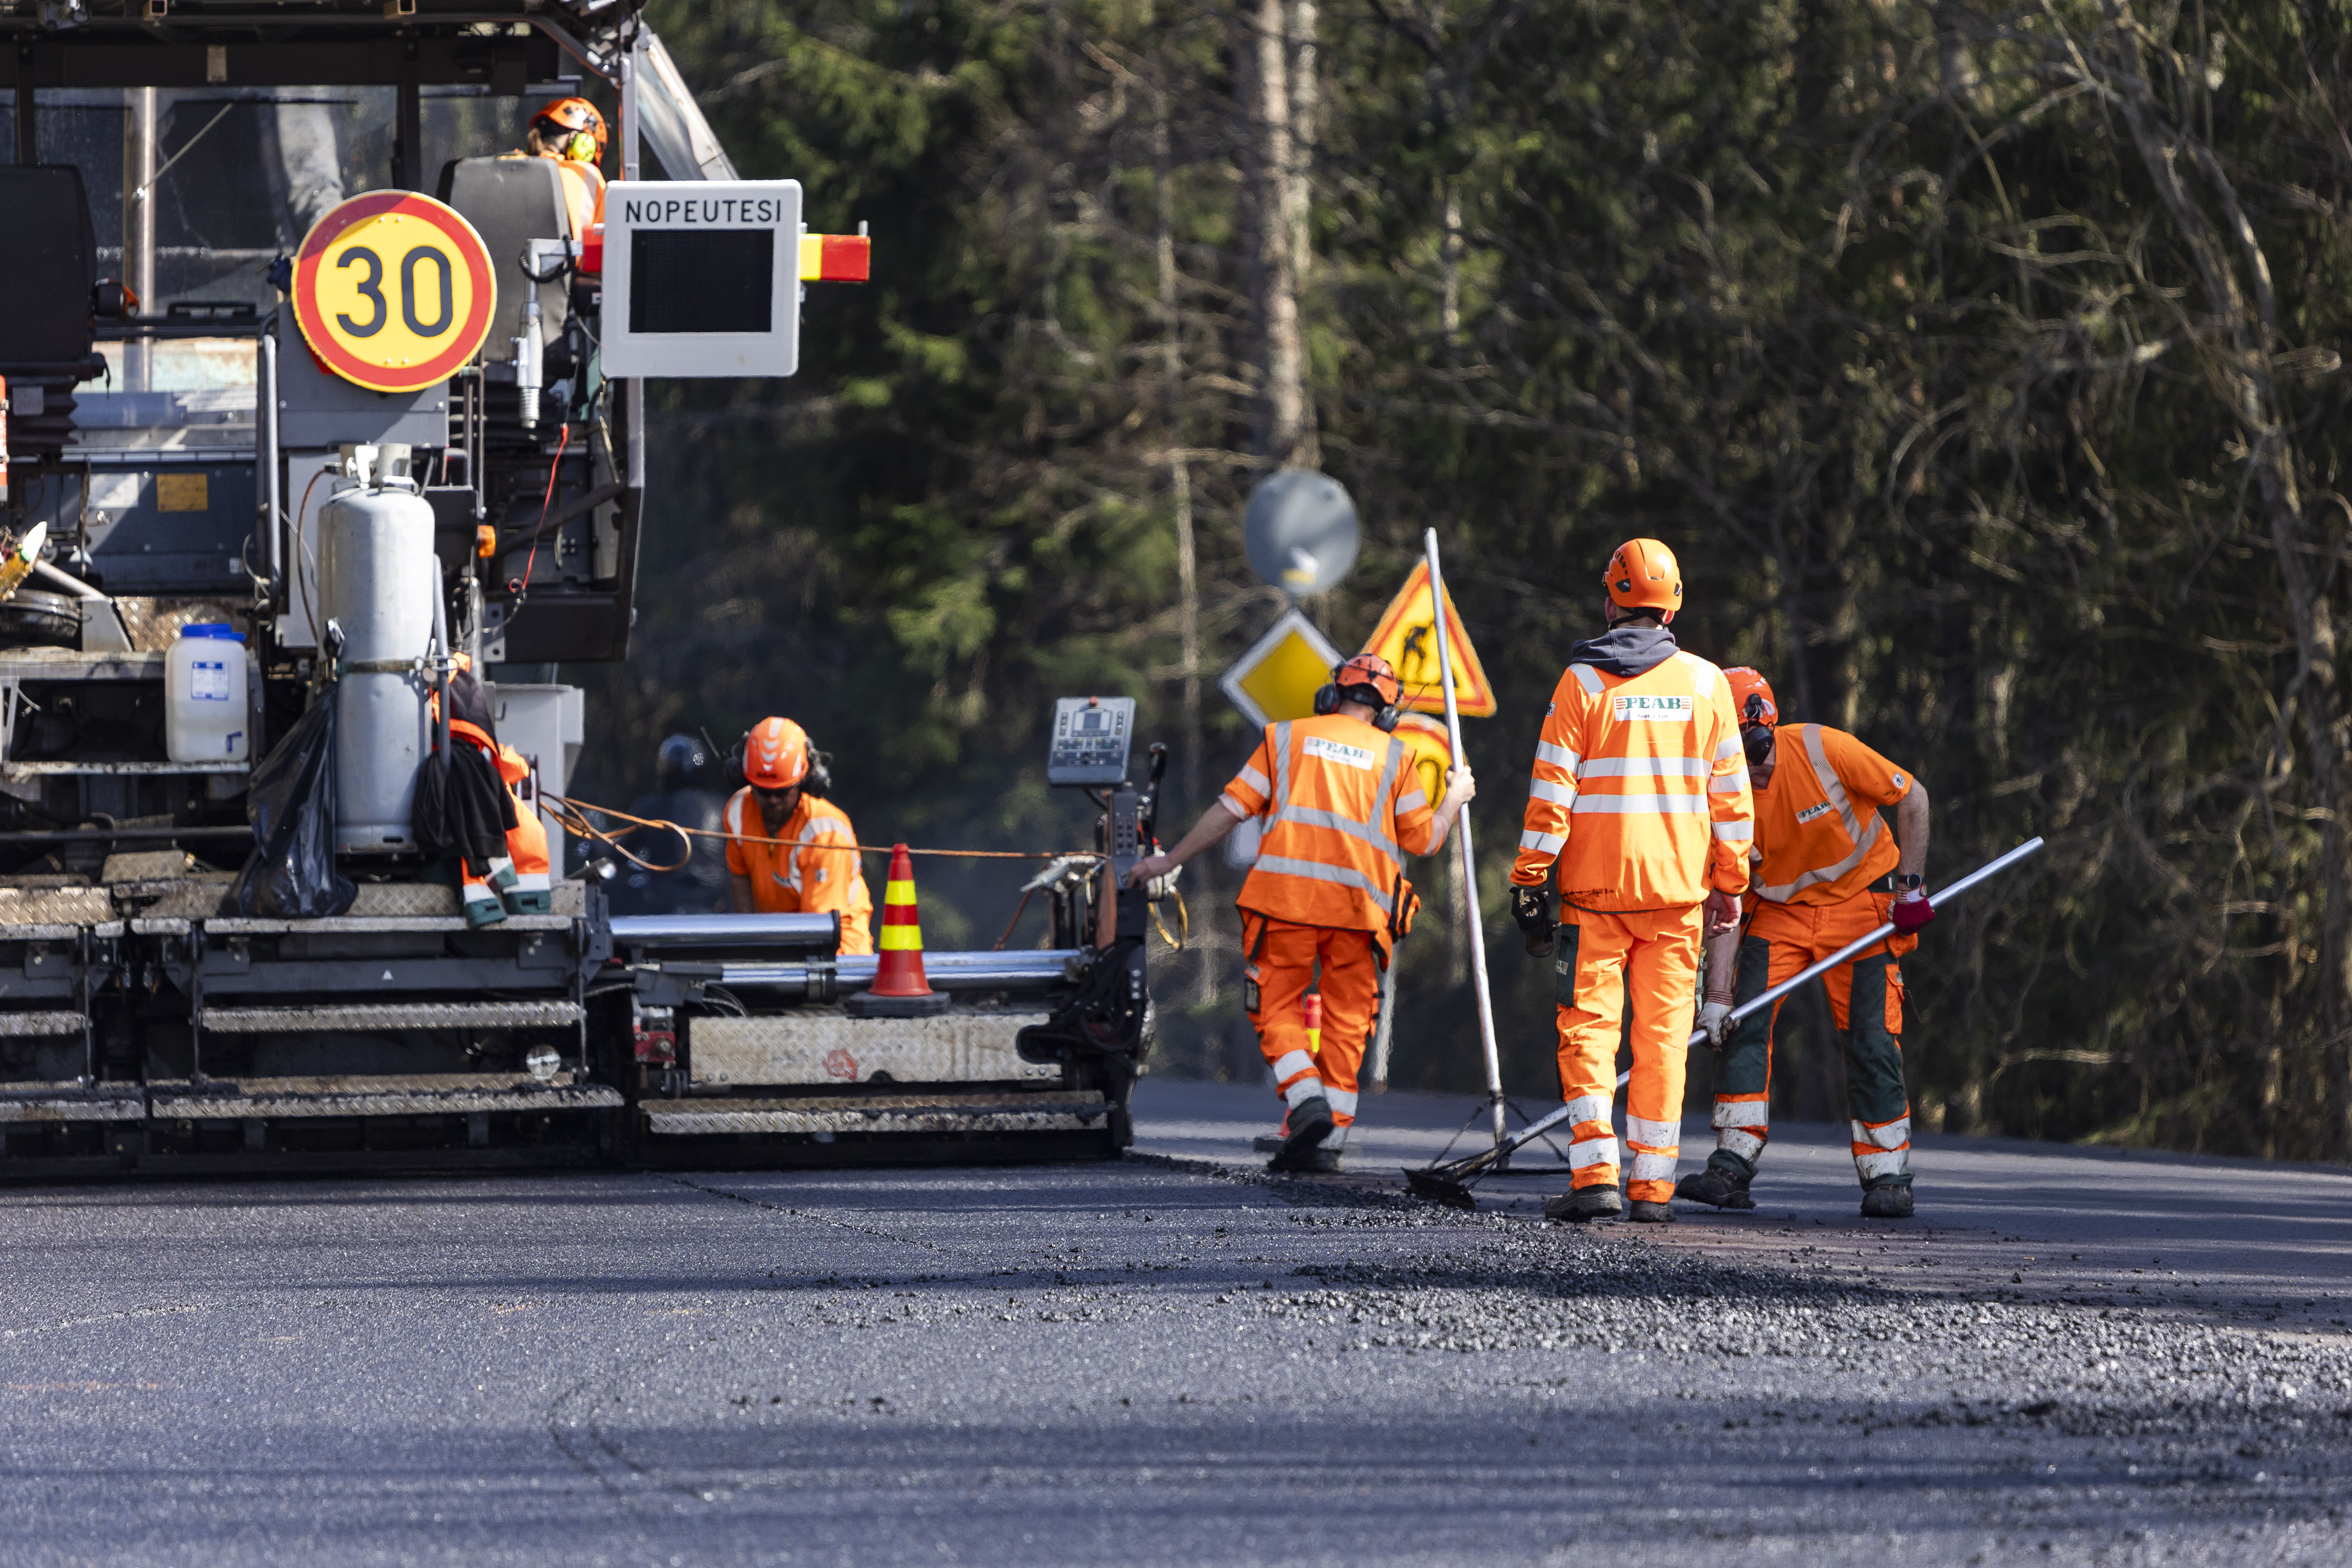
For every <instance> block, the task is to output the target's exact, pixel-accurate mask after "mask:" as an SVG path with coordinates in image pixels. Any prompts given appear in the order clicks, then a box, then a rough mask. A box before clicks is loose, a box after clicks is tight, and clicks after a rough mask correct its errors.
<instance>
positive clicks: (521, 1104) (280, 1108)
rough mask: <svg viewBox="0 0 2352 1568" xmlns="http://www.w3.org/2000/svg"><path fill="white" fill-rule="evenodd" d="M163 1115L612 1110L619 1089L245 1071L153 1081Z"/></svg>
mask: <svg viewBox="0 0 2352 1568" xmlns="http://www.w3.org/2000/svg"><path fill="white" fill-rule="evenodd" d="M148 1089H149V1092H150V1094H151V1095H152V1100H153V1106H154V1110H153V1114H154V1116H155V1117H156V1119H157V1120H159V1121H163V1120H170V1119H172V1118H174V1117H176V1118H179V1119H181V1120H184V1121H205V1120H213V1119H219V1118H224V1117H235V1118H237V1119H240V1120H242V1119H244V1118H247V1117H252V1118H257V1119H260V1120H265V1121H266V1120H269V1119H273V1118H276V1119H281V1120H282V1119H285V1118H289V1117H305V1116H448V1115H455V1114H471V1113H475V1112H480V1111H498V1110H523V1111H568V1110H613V1109H615V1108H617V1107H618V1106H619V1105H620V1104H621V1091H620V1090H618V1089H613V1088H611V1087H609V1086H607V1085H604V1084H601V1083H587V1084H573V1083H546V1084H543V1083H541V1082H539V1081H538V1080H536V1079H530V1078H527V1077H521V1076H518V1075H509V1074H504V1073H447V1074H440V1075H436V1076H431V1077H423V1076H420V1077H415V1078H248V1079H210V1080H208V1081H206V1082H205V1083H203V1084H193V1083H189V1082H187V1081H185V1080H179V1081H173V1082H168V1083H153V1084H150V1085H148Z"/></svg>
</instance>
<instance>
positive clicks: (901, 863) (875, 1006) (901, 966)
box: [843, 844, 948, 1018]
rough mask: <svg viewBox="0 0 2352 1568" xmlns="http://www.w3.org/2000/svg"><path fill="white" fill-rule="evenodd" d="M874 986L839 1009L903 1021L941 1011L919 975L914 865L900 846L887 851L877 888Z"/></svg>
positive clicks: (942, 1005) (939, 996) (943, 1002)
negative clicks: (886, 873)
mask: <svg viewBox="0 0 2352 1568" xmlns="http://www.w3.org/2000/svg"><path fill="white" fill-rule="evenodd" d="M874 947H875V952H876V954H877V958H876V963H875V965H874V984H873V985H872V986H871V987H869V988H868V989H866V990H864V991H861V992H859V993H857V994H856V995H855V996H852V997H849V998H848V999H847V1000H846V1001H845V1002H844V1003H843V1005H844V1006H845V1008H846V1009H847V1010H848V1011H849V1013H850V1014H851V1015H852V1016H856V1017H861V1018H909V1017H918V1016H922V1015H924V1014H928V1013H944V1012H945V1011H947V1005H948V999H947V997H946V995H945V994H943V993H940V992H937V991H934V990H932V989H931V983H930V981H929V980H928V979H926V978H925V977H924V974H923V925H922V919H921V916H920V915H919V914H918V913H917V911H916V909H915V862H914V858H913V857H912V856H910V855H908V853H907V847H906V846H905V845H903V844H897V845H893V846H892V847H891V848H890V879H889V880H888V881H887V883H885V884H884V885H883V889H882V929H881V931H879V932H877V936H876V941H875V943H874Z"/></svg>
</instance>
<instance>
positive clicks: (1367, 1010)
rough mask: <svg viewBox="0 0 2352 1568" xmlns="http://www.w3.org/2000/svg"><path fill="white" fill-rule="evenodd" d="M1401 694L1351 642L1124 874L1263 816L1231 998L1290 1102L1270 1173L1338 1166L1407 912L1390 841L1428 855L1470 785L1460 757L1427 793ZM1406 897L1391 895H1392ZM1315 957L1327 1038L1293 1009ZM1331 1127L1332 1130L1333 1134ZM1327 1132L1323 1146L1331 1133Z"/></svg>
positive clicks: (1137, 875) (1379, 664)
mask: <svg viewBox="0 0 2352 1568" xmlns="http://www.w3.org/2000/svg"><path fill="white" fill-rule="evenodd" d="M1401 695H1402V687H1401V686H1400V684H1399V682H1398V680H1397V676H1396V671H1395V670H1393V669H1391V668H1389V664H1388V661H1387V660H1386V659H1383V658H1373V657H1371V656H1370V655H1360V656H1358V657H1357V658H1351V659H1349V660H1348V661H1347V662H1346V663H1345V664H1342V665H1340V666H1339V668H1337V669H1334V670H1333V671H1332V672H1331V683H1330V684H1329V685H1328V686H1326V687H1324V688H1323V689H1322V690H1320V691H1319V692H1318V693H1317V694H1316V699H1315V711H1316V714H1317V715H1318V716H1317V717H1315V718H1312V719H1297V720H1292V721H1286V722H1284V723H1280V724H1269V725H1267V726H1266V728H1265V736H1264V737H1263V738H1262V739H1261V740H1260V741H1259V742H1258V748H1257V750H1256V752H1255V753H1253V754H1252V756H1251V757H1250V760H1249V762H1248V763H1247V764H1246V765H1245V766H1244V767H1243V769H1242V771H1241V772H1240V773H1236V774H1234V781H1233V783H1231V784H1227V785H1226V786H1225V793H1224V794H1223V795H1221V796H1219V797H1218V799H1217V802H1216V804H1215V805H1212V806H1210V807H1209V809H1208V810H1207V811H1206V812H1204V813H1202V816H1201V820H1200V821H1199V822H1197V823H1195V824H1194V825H1193V826H1192V831H1191V832H1190V833H1187V834H1186V835H1185V836H1184V837H1183V840H1182V842H1181V843H1179V844H1178V845H1177V846H1176V847H1175V848H1173V849H1171V850H1169V851H1167V852H1166V853H1165V854H1160V855H1151V856H1147V857H1146V858H1143V859H1141V860H1139V861H1138V862H1137V863H1136V865H1135V867H1134V868H1133V869H1132V870H1131V871H1129V873H1128V881H1129V885H1130V886H1140V885H1141V884H1142V883H1144V882H1147V881H1150V879H1154V878H1157V877H1164V876H1166V875H1167V874H1168V873H1169V872H1171V871H1172V870H1174V869H1175V868H1177V867H1179V866H1181V865H1182V864H1183V863H1184V862H1185V861H1187V860H1190V859H1192V858H1193V857H1194V856H1196V855H1198V854H1200V853H1201V852H1202V850H1204V849H1206V848H1208V847H1210V846H1212V845H1213V844H1215V843H1217V842H1218V841H1219V840H1220V839H1222V838H1223V837H1225V835H1227V834H1229V833H1231V832H1232V831H1233V830H1234V828H1235V827H1237V826H1240V825H1241V824H1242V823H1244V822H1246V821H1248V820H1250V819H1251V818H1253V817H1255V818H1257V819H1258V820H1259V822H1260V824H1261V837H1260V838H1259V840H1258V853H1257V862H1256V864H1255V865H1254V866H1253V867H1251V868H1250V874H1249V877H1248V879H1247V880H1245V881H1244V882H1243V883H1242V890H1241V897H1240V899H1239V900H1238V902H1239V903H1240V906H1241V911H1242V951H1243V952H1244V953H1245V954H1246V955H1247V963H1248V969H1247V972H1246V973H1247V979H1246V983H1245V984H1244V985H1243V987H1242V1003H1243V1005H1244V1007H1245V1008H1246V1009H1247V1011H1248V1013H1249V1020H1250V1024H1251V1026H1252V1027H1254V1028H1255V1029H1256V1030H1257V1036H1258V1048H1259V1049H1260V1050H1262V1051H1264V1052H1265V1059H1266V1061H1267V1062H1268V1063H1270V1064H1271V1065H1272V1066H1273V1068H1274V1076H1275V1085H1276V1089H1279V1090H1280V1092H1281V1094H1282V1097H1283V1099H1284V1100H1285V1101H1286V1103H1287V1104H1288V1106H1289V1117H1288V1121H1287V1127H1288V1131H1287V1133H1286V1136H1285V1138H1284V1140H1283V1144H1282V1148H1281V1149H1280V1151H1278V1152H1276V1155H1275V1157H1274V1159H1273V1160H1272V1161H1271V1162H1269V1163H1268V1164H1267V1167H1266V1168H1267V1169H1268V1170H1274V1171H1311V1170H1336V1169H1337V1168H1338V1167H1339V1155H1340V1152H1341V1149H1342V1147H1343V1146H1344V1144H1345V1142H1346V1140H1347V1129H1348V1128H1349V1127H1351V1126H1353V1125H1354V1124H1355V1121H1356V1069H1357V1068H1358V1066H1359V1065H1360V1063H1361V1062H1362V1061H1363V1058H1364V1042H1365V1041H1366V1040H1367V1039H1369V1038H1370V1036H1371V1031H1372V1024H1373V1020H1374V1016H1375V1014H1376V1013H1377V1012H1378V1011H1379V1007H1380V974H1381V970H1382V969H1384V968H1386V967H1387V965H1388V963H1389V958H1390V954H1391V950H1392V948H1393V945H1394V943H1395V941H1396V938H1397V937H1398V936H1399V935H1401V934H1402V931H1403V926H1404V922H1405V921H1406V919H1407V918H1408V917H1409V911H1410V900H1411V899H1412V885H1411V884H1410V883H1408V882H1407V881H1406V880H1405V879H1404V871H1403V868H1402V866H1401V865H1400V864H1399V853H1400V851H1402V853H1404V854H1410V855H1434V854H1435V853H1437V851H1438V849H1439V848H1441V847H1443V846H1444V843H1445V837H1446V834H1447V833H1448V832H1449V831H1450V830H1451V829H1452V827H1453V826H1454V816H1456V815H1457V814H1458V813H1460V811H1461V810H1462V805H1463V803H1464V802H1465V801H1467V800H1469V799H1470V798H1471V796H1472V795H1475V794H1476V793H1477V786H1476V783H1475V780H1474V779H1473V778H1472V777H1471V773H1470V769H1469V767H1468V765H1467V764H1463V765H1460V766H1456V767H1454V768H1452V769H1450V770H1449V771H1448V772H1447V773H1446V785H1445V795H1444V798H1443V799H1441V800H1439V801H1438V802H1437V803H1436V805H1434V806H1432V805H1431V804H1430V800H1429V796H1428V795H1427V794H1426V793H1425V792H1424V791H1423V788H1422V786H1421V784H1420V781H1419V778H1418V776H1417V770H1415V769H1414V768H1413V767H1412V766H1411V765H1410V763H1409V762H1408V759H1407V755H1406V749H1405V744H1404V742H1402V741H1400V740H1398V739H1396V738H1395V737H1394V736H1393V735H1391V734H1390V733H1389V731H1391V730H1393V729H1394V728H1395V727H1396V721H1397V707H1396V704H1397V700H1398V698H1399V697H1400V696H1401ZM1401 906H1402V907H1401ZM1318 963H1320V964H1321V965H1322V979H1321V982H1320V984H1321V991H1322V995H1323V1038H1322V1046H1321V1048H1320V1050H1319V1051H1318V1052H1317V1053H1314V1054H1310V1053H1309V1052H1308V1050H1307V1024H1306V1020H1305V1017H1304V1016H1303V1011H1302V1008H1301V1006H1300V1001H1301V998H1303V997H1304V996H1305V995H1306V994H1307V987H1308V986H1309V985H1310V984H1315V983H1316V965H1317V964H1318ZM1335 1135H1336V1136H1335ZM1327 1145H1328V1146H1327Z"/></svg>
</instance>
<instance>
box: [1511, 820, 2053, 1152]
mask: <svg viewBox="0 0 2352 1568" xmlns="http://www.w3.org/2000/svg"><path fill="white" fill-rule="evenodd" d="M2041 847H2042V840H2041V838H2040V837H2032V838H2029V839H2027V840H2026V841H2025V842H2024V843H2022V844H2021V845H2019V846H2018V847H2016V848H2014V849H2012V850H2011V851H2010V852H2009V853H2008V854H2006V855H2003V856H2001V857H2000V858H1998V859H1995V860H1989V861H1987V862H1986V863H1985V864H1983V865H1981V866H1979V867H1978V868H1976V869H1975V870H1973V871H1971V872H1969V874H1968V875H1967V876H1965V877H1963V878H1961V879H1959V880H1958V881H1957V882H1954V883H1953V884H1952V885H1951V886H1950V887H1948V888H1945V889H1942V890H1940V891H1938V892H1937V893H1934V894H1932V895H1930V896H1929V898H1928V900H1927V901H1928V902H1929V903H1931V904H1940V903H1942V902H1944V901H1945V900H1947V899H1956V898H1958V897H1959V896H1960V895H1961V894H1962V893H1965V892H1967V891H1968V890H1969V889H1970V888H1973V887H1975V886H1976V885H1977V884H1978V883H1979V882H1981V881H1983V880H1984V879H1986V878H1987V877H1990V876H1991V875H1993V874H1994V873H1995V872H1997V871H2006V870H2008V869H2009V868H2011V866H2014V865H2016V864H2017V863H2018V862H2019V861H2020V860H2022V859H2024V858H2026V857H2027V856H2029V855H2031V854H2032V853H2034V851H2036V850H2038V849H2040V848H2041ZM1894 929H1895V922H1894V921H1887V922H1886V923H1885V925H1883V926H1880V927H1879V928H1878V929H1877V930H1876V931H1872V932H1871V933H1870V934H1869V935H1867V936H1860V937H1856V938H1854V940H1853V941H1852V942H1847V943H1846V944H1845V945H1844V946H1843V947H1842V948H1839V949H1838V950H1837V951H1836V952H1833V953H1831V954H1830V955H1829V956H1828V957H1827V958H1824V959H1822V961H1821V962H1820V963H1815V964H1811V965H1808V966H1807V967H1805V968H1803V969H1801V970H1799V971H1797V973H1794V974H1791V975H1790V976H1789V978H1788V979H1786V980H1783V981H1782V982H1780V984H1778V985H1775V986H1773V987H1772V988H1771V989H1770V990H1769V991H1767V992H1765V993H1763V994H1761V995H1759V996H1755V997H1751V998H1750V999H1749V1000H1748V1001H1745V1002H1742V1003H1741V1004H1740V1005H1738V1006H1737V1007H1734V1008H1733V1009H1732V1010H1731V1016H1730V1018H1729V1019H1728V1020H1727V1022H1729V1023H1734V1024H1736V1023H1738V1022H1739V1020H1740V1019H1742V1018H1745V1017H1747V1016H1748V1015H1749V1014H1751V1013H1754V1012H1756V1011H1758V1010H1759V1008H1764V1007H1769V1006H1770V1005H1772V1004H1773V1003H1775V1002H1778V1001H1779V1000H1780V998H1781V997H1783V996H1786V995H1787V994H1789V993H1790V992H1791V991H1794V990H1795V989H1796V988H1797V987H1798V986H1800V985H1802V984H1804V983H1805V982H1806V981H1808V980H1811V979H1812V978H1813V977H1814V976H1816V975H1819V974H1826V973H1829V972H1830V971H1831V970H1832V969H1835V968H1836V967H1837V966H1838V965H1839V964H1841V963H1844V962H1845V961H1846V960H1847V959H1849V958H1852V957H1853V955H1854V954H1855V953H1857V952H1861V951H1862V950H1863V949H1864V948H1866V947H1869V946H1870V945H1871V944H1872V943H1874V942H1879V941H1881V940H1882V939H1884V938H1885V936H1886V935H1887V933H1888V932H1890V931H1893V930H1894ZM1704 1039H1706V1030H1705V1029H1693V1030H1692V1031H1691V1037H1690V1038H1689V1040H1688V1041H1686V1042H1685V1047H1684V1048H1685V1049H1688V1048H1689V1047H1691V1046H1695V1045H1697V1044H1698V1043H1699V1042H1700V1041H1701V1040H1704ZM1632 1077H1633V1074H1632V1073H1630V1072H1624V1073H1620V1074H1618V1075H1617V1087H1618V1088H1620V1089H1622V1088H1624V1087H1625V1083H1626V1080H1627V1079H1631V1078H1632ZM1567 1117H1568V1107H1567V1106H1565V1105H1563V1106H1561V1107H1560V1108H1559V1110H1555V1111H1553V1112H1551V1113H1550V1114H1549V1115H1548V1116H1545V1117H1543V1118H1541V1119H1540V1120H1538V1121H1531V1122H1529V1123H1528V1125H1527V1126H1526V1127H1524V1128H1521V1129H1520V1130H1519V1131H1518V1133H1517V1136H1515V1137H1514V1138H1512V1140H1511V1143H1510V1146H1511V1147H1512V1148H1514V1149H1516V1148H1517V1147H1519V1145H1521V1144H1522V1143H1525V1142H1528V1140H1530V1139H1532V1138H1534V1137H1536V1136H1537V1135H1538V1134H1539V1133H1543V1132H1549V1131H1551V1130H1552V1129H1553V1128H1555V1127H1557V1126H1559V1124H1560V1122H1562V1121H1565V1120H1567Z"/></svg>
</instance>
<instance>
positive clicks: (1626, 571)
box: [1601, 539, 1683, 610]
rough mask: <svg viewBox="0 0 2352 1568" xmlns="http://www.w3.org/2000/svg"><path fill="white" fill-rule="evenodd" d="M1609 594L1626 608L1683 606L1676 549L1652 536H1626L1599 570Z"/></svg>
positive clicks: (1651, 608) (1681, 577) (1673, 607)
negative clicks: (1633, 537) (1642, 537)
mask: <svg viewBox="0 0 2352 1568" xmlns="http://www.w3.org/2000/svg"><path fill="white" fill-rule="evenodd" d="M1601 582H1602V583H1603V584H1606V585H1607V587H1608V589H1609V596H1610V597H1611V598H1612V599H1614V600H1615V601H1616V602H1617V603H1618V604H1619V605H1622V607H1624V608H1626V609H1628V610H1679V609H1681V608H1682V607H1683V569H1682V567H1681V566H1679V565H1678V564H1676V563H1675V552H1673V551H1671V550H1669V549H1667V548H1666V547H1665V546H1664V545H1663V544H1661V543H1659V542H1657V541H1656V540H1654V539H1629V540H1627V541H1626V542H1624V543H1622V544H1621V545H1619V546H1618V547H1617V553H1615V554H1614V555H1612V556H1611V557H1610V558H1609V570H1608V571H1607V572H1605V573H1603V574H1601Z"/></svg>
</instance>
